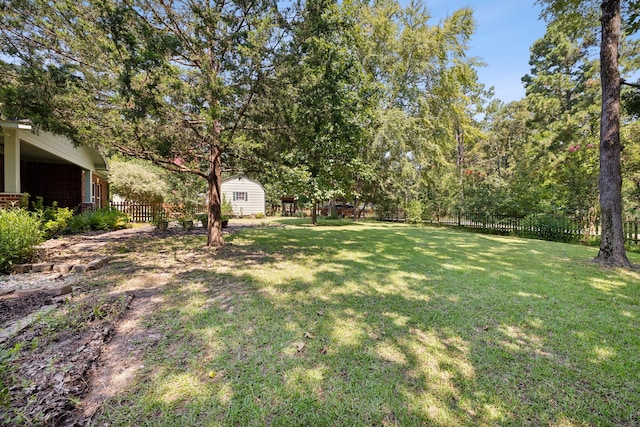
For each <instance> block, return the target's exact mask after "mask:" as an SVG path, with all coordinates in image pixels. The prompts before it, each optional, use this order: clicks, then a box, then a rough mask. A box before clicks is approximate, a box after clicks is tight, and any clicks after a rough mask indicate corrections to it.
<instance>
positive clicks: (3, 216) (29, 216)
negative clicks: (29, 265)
mask: <svg viewBox="0 0 640 427" xmlns="http://www.w3.org/2000/svg"><path fill="white" fill-rule="evenodd" d="M43 240H44V235H43V232H42V230H41V228H40V221H39V219H38V217H37V215H36V214H34V213H31V212H29V211H27V210H25V209H22V208H20V209H10V210H5V209H0V270H1V271H6V270H7V269H8V268H9V267H10V266H11V265H12V264H20V263H23V262H26V261H29V260H30V259H31V258H33V255H34V253H35V249H36V246H37V245H38V244H40V243H41V242H42V241H43Z"/></svg>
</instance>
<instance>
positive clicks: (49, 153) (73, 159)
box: [0, 121, 109, 171]
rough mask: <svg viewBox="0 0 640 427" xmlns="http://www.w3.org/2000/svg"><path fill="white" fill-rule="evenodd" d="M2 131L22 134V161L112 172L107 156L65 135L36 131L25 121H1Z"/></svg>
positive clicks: (20, 137) (19, 136)
mask: <svg viewBox="0 0 640 427" xmlns="http://www.w3.org/2000/svg"><path fill="white" fill-rule="evenodd" d="M0 128H2V129H7V130H14V131H16V132H18V138H19V139H20V154H21V159H22V160H26V161H33V162H42V163H73V164H75V165H78V166H80V167H82V168H84V169H89V170H92V171H108V170H109V167H108V165H107V161H106V159H105V158H104V156H103V155H102V154H101V153H100V152H99V151H98V150H97V149H95V148H94V147H89V146H78V147H76V146H74V145H73V143H72V142H71V141H70V140H69V139H68V138H66V137H64V136H59V135H55V134H53V133H51V132H45V131H40V132H36V131H34V129H33V127H32V126H31V124H29V123H28V122H25V121H0Z"/></svg>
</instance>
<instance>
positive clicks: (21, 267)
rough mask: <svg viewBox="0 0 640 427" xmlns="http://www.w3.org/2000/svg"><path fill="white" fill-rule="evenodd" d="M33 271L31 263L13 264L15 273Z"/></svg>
mask: <svg viewBox="0 0 640 427" xmlns="http://www.w3.org/2000/svg"><path fill="white" fill-rule="evenodd" d="M30 271H31V264H16V265H13V266H11V272H12V273H14V274H24V273H28V272H30Z"/></svg>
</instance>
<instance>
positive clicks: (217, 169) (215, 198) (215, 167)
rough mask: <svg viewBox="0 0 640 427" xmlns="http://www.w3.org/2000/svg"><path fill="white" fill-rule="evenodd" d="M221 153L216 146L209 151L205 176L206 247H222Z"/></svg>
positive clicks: (212, 146) (212, 145)
mask: <svg viewBox="0 0 640 427" xmlns="http://www.w3.org/2000/svg"><path fill="white" fill-rule="evenodd" d="M221 181H222V152H221V151H220V147H219V146H218V144H216V143H213V144H211V146H210V149H209V174H208V175H207V192H208V197H207V201H208V206H207V214H208V217H209V219H208V224H207V246H222V245H224V238H223V237H222V209H221V206H222V187H221V183H222V182H221Z"/></svg>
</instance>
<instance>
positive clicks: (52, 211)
mask: <svg viewBox="0 0 640 427" xmlns="http://www.w3.org/2000/svg"><path fill="white" fill-rule="evenodd" d="M32 207H33V209H34V211H35V212H36V214H37V215H38V217H39V218H40V222H41V224H42V230H43V231H44V233H45V236H46V238H47V239H50V238H52V237H55V236H57V235H58V234H61V233H62V232H63V231H64V230H65V229H66V227H67V224H68V223H69V221H70V220H71V218H72V217H73V210H72V209H70V208H61V207H59V206H58V202H53V204H52V205H51V206H44V205H43V202H42V197H36V201H35V202H33V203H32Z"/></svg>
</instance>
